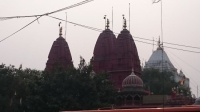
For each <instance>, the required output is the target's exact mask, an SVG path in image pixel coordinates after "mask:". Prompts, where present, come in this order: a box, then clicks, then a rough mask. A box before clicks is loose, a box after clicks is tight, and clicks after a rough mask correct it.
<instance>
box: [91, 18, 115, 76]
mask: <svg viewBox="0 0 200 112" xmlns="http://www.w3.org/2000/svg"><path fill="white" fill-rule="evenodd" d="M115 41H116V37H115V35H114V34H113V32H112V31H111V30H110V29H109V20H108V19H107V24H106V29H105V30H104V31H103V32H102V33H101V34H100V35H99V37H98V39H97V42H96V45H95V48H94V52H93V59H92V65H93V70H94V71H95V72H96V73H99V72H102V71H111V70H112V69H113V67H114V65H113V64H112V60H113V59H114V56H115Z"/></svg>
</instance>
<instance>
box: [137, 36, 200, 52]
mask: <svg viewBox="0 0 200 112" xmlns="http://www.w3.org/2000/svg"><path fill="white" fill-rule="evenodd" d="M134 38H138V39H142V40H148V41H153V42H158V41H155V40H151V39H146V38H141V37H134ZM163 43H165V44H170V45H177V46H182V47H189V48H196V49H200V47H194V46H188V45H181V44H175V43H170V42H163Z"/></svg>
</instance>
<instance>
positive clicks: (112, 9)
mask: <svg viewBox="0 0 200 112" xmlns="http://www.w3.org/2000/svg"><path fill="white" fill-rule="evenodd" d="M112 31H113V7H112Z"/></svg>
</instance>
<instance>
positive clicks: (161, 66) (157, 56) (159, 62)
mask: <svg viewBox="0 0 200 112" xmlns="http://www.w3.org/2000/svg"><path fill="white" fill-rule="evenodd" d="M148 68H154V69H158V70H159V71H168V72H172V73H173V74H174V80H175V81H176V82H181V81H182V83H183V85H184V86H185V87H189V78H187V77H186V76H185V74H184V73H183V72H182V70H180V72H179V73H178V72H177V69H176V68H175V67H174V65H173V64H172V63H171V61H170V59H169V58H168V56H167V53H166V52H165V51H164V49H163V47H162V44H161V43H160V38H159V40H158V47H157V49H156V50H155V51H153V54H152V55H151V56H150V58H149V60H148V61H147V62H146V63H145V66H144V69H148Z"/></svg>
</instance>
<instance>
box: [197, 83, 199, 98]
mask: <svg viewBox="0 0 200 112" xmlns="http://www.w3.org/2000/svg"><path fill="white" fill-rule="evenodd" d="M198 91H199V90H198V85H197V98H198V97H199V95H198V94H199V93H198Z"/></svg>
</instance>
